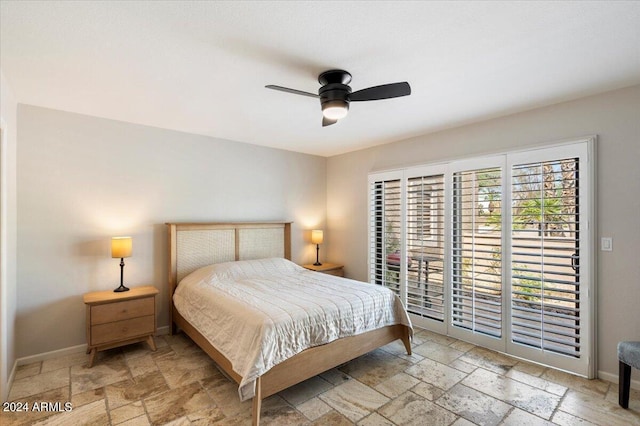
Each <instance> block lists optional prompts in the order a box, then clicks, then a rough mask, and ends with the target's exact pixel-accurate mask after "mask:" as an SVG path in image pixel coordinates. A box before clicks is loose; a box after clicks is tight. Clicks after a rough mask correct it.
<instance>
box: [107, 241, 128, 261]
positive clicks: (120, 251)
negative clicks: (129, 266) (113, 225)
mask: <svg viewBox="0 0 640 426" xmlns="http://www.w3.org/2000/svg"><path fill="white" fill-rule="evenodd" d="M131 248H132V244H131V237H113V238H111V257H118V258H123V257H129V256H131Z"/></svg>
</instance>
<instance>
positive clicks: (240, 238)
mask: <svg viewBox="0 0 640 426" xmlns="http://www.w3.org/2000/svg"><path fill="white" fill-rule="evenodd" d="M166 225H167V228H168V230H169V316H170V320H171V321H170V323H169V324H170V325H173V293H174V292H175V289H176V287H177V285H178V283H179V282H180V280H181V279H182V278H184V277H186V276H187V275H189V274H190V273H191V272H193V271H195V270H196V269H198V268H201V267H203V266H207V265H211V264H213V263H221V262H230V261H234V260H251V259H263V258H268V257H284V258H285V259H289V260H291V222H245V223H242V222H239V223H220V222H217V223H167V224H166Z"/></svg>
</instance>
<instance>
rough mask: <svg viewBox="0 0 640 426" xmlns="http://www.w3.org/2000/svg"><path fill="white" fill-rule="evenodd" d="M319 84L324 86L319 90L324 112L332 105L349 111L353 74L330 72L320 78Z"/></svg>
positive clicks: (324, 73)
mask: <svg viewBox="0 0 640 426" xmlns="http://www.w3.org/2000/svg"><path fill="white" fill-rule="evenodd" d="M318 82H319V83H320V84H322V87H320V89H319V90H318V95H319V96H320V107H321V108H322V110H324V109H325V108H327V107H329V106H330V105H333V106H341V107H342V108H345V109H347V110H348V109H349V94H350V93H351V87H349V83H350V82H351V74H349V73H348V72H347V71H344V70H329V71H325V72H323V73H322V74H320V75H319V76H318Z"/></svg>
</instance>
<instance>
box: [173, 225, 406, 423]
mask: <svg viewBox="0 0 640 426" xmlns="http://www.w3.org/2000/svg"><path fill="white" fill-rule="evenodd" d="M167 227H168V232H169V308H170V309H169V313H170V316H171V332H172V333H175V332H176V331H177V329H178V328H180V329H181V330H183V331H184V332H185V333H186V334H187V335H188V336H189V337H190V338H191V339H192V340H193V341H194V342H195V343H196V344H197V345H198V346H200V347H201V348H202V349H203V350H204V351H205V352H206V353H207V354H208V355H209V356H210V357H211V358H212V359H213V360H214V361H215V362H216V363H217V364H218V365H219V366H220V368H222V369H223V370H224V371H225V372H226V374H227V375H228V376H229V377H231V378H232V379H233V380H235V381H236V382H237V383H238V384H239V394H240V397H241V398H245V399H246V398H249V397H253V408H252V416H253V420H252V422H253V424H254V425H257V424H259V422H260V407H261V401H262V399H264V398H266V397H268V396H270V395H273V394H275V393H277V392H280V391H281V390H283V389H286V388H288V387H290V386H292V385H295V384H297V383H299V382H302V381H304V380H306V379H308V378H311V377H313V376H315V375H317V374H320V373H322V372H324V371H326V370H329V369H331V368H334V367H336V366H338V365H340V364H343V363H345V362H347V361H350V360H352V359H354V358H356V357H358V356H360V355H363V354H365V353H367V352H370V351H371V350H373V349H376V348H378V347H380V346H384V345H386V344H388V343H390V342H392V341H395V340H397V339H400V340H401V341H402V342H403V343H404V346H405V348H406V350H407V353H408V354H411V344H410V338H411V333H412V329H411V325H410V322H409V321H408V317H407V319H406V320H398V321H393V323H390V321H389V320H388V318H386V319H383V320H380V319H377V320H375V321H378V325H376V327H377V328H374V329H369V330H368V331H364V332H359V333H358V334H352V335H347V336H344V337H339V338H336V336H333V337H330V338H329V342H328V343H322V344H318V343H317V342H312V343H311V347H308V348H301V347H300V346H297V347H295V348H294V349H292V350H291V353H290V354H288V355H287V356H286V357H284V358H283V359H275V361H274V362H271V363H267V364H265V365H261V367H260V368H253V369H251V368H244V367H243V368H238V360H237V358H236V357H235V356H233V355H229V354H230V352H229V348H228V347H227V346H225V343H224V341H222V340H219V341H216V340H215V338H212V337H211V335H210V332H209V331H210V329H213V328H214V327H210V326H206V324H207V321H215V320H216V319H215V318H213V319H212V318H208V319H207V318H204V316H202V318H204V319H202V318H200V317H194V316H193V315H194V314H193V313H190V311H188V310H186V309H185V299H188V297H186V296H185V295H186V294H188V293H185V292H182V293H184V294H181V291H176V290H177V287H178V283H180V282H181V281H182V280H183V279H185V280H184V286H183V287H184V288H187V287H188V286H191V285H193V286H196V287H198V285H199V286H200V287H203V286H204V285H203V284H202V283H203V282H205V281H207V280H209V281H211V282H213V281H215V282H216V283H217V282H218V281H216V280H218V279H219V277H220V276H222V277H223V278H225V279H226V278H227V277H228V275H229V274H231V275H233V274H236V273H240V274H244V275H243V277H244V276H245V275H246V274H247V273H249V274H250V276H249V278H248V279H247V280H245V281H248V282H249V283H250V284H251V286H254V287H255V286H257V287H260V286H262V288H263V289H268V287H265V286H268V285H269V283H272V284H273V285H280V284H281V283H279V282H276V280H275V279H274V278H273V277H272V276H271V275H269V273H268V270H270V269H271V268H277V269H278V271H280V269H284V275H283V278H282V283H283V284H282V285H284V283H285V282H286V281H287V280H289V281H292V280H295V279H296V277H298V276H299V277H304V281H307V280H309V279H310V280H311V281H319V282H326V283H327V284H326V285H327V286H335V285H336V282H335V281H332V280H343V279H341V278H338V277H332V276H324V275H323V274H319V273H316V272H310V271H306V270H302V268H300V267H298V266H297V265H294V264H292V263H291V262H288V261H287V260H289V261H290V260H291V223H290V222H266V223H265V222H261V223H168V224H167ZM257 259H261V260H257ZM284 259H287V260H284ZM211 265H213V266H211ZM247 265H250V269H251V271H249V272H246V271H245V269H247V268H248V266H247ZM256 265H259V268H258V269H259V270H260V271H262V270H263V269H264V270H265V271H267V272H265V274H266V275H265V276H264V277H259V276H256V275H255V274H253V272H252V271H253V270H254V269H256ZM265 265H266V266H265ZM260 268H262V269H260ZM265 268H266V269H265ZM210 271H214V272H213V274H214V276H215V280H214V279H213V278H211V277H210V275H208V274H209V273H210ZM220 271H224V273H223V274H222V275H220ZM229 271H232V272H229ZM238 271H240V272H238ZM278 273H280V272H278ZM216 274H217V275H216ZM225 274H226V275H225ZM309 274H313V275H309ZM202 277H206V278H202ZM329 277H330V278H329ZM327 279H328V281H327ZM222 281H224V280H222ZM348 281H350V280H345V281H342V282H341V283H346V284H348ZM194 282H195V283H196V284H191V283H194ZM256 283H258V284H257V285H256ZM346 284H345V285H346ZM181 285H182V284H181ZM204 287H206V286H204ZM352 287H354V288H356V289H357V290H362V289H367V290H368V289H369V288H372V287H373V286H371V287H369V286H367V285H362V284H360V285H359V286H358V285H356V283H353V285H352ZM225 288H226V287H225ZM285 288H287V289H288V290H286V291H285V292H283V293H282V294H285V293H286V294H288V292H289V290H291V291H293V290H294V286H292V285H290V286H289V287H285ZM180 290H182V289H180ZM234 291H236V290H235V289H234ZM237 291H240V290H237ZM243 291H244V290H243ZM354 291H355V290H354ZM345 292H346V291H345ZM265 293H268V292H267V291H265ZM174 295H175V301H174ZM199 297H200V296H197V297H194V296H191V299H192V300H196V299H198V298H199ZM250 298H254V299H257V298H259V296H256V295H251V296H247V297H246V299H247V300H249V299H250ZM283 299H286V298H283ZM314 299H319V297H314ZM296 300H297V299H296ZM398 303H399V302H398ZM177 305H179V306H180V310H181V311H182V312H183V313H184V315H183V314H181V312H180V311H179V309H178V306H177ZM236 308H238V309H240V310H242V307H240V306H238V307H236ZM199 309H200V311H201V312H212V311H214V310H215V311H217V310H221V311H222V309H218V308H216V309H213V310H212V309H211V308H208V311H205V310H204V309H203V308H202V307H200V308H199ZM238 309H235V308H234V309H232V310H238ZM307 309H309V308H307ZM321 309H322V308H321ZM402 309H403V308H402ZM195 310H196V311H197V310H198V309H195ZM403 312H404V310H403ZM404 314H405V315H406V312H405V313H404ZM339 316H340V315H339ZM186 317H189V318H190V320H189V319H187V318H186ZM375 321H374V322H375ZM365 322H366V321H365ZM369 322H371V321H369ZM203 324H205V325H204V326H203ZM216 328H217V327H216ZM220 328H221V327H220ZM329 329H331V327H329ZM303 334H304V333H298V332H296V334H295V336H298V335H301V336H302V335H303ZM238 340H242V339H238ZM294 340H295V339H294ZM301 340H304V339H301ZM249 341H251V339H249ZM268 341H270V340H268ZM211 342H214V343H211ZM247 345H248V344H247ZM248 346H250V345H248ZM276 346H277V345H276ZM259 351H260V349H258V352H259ZM246 352H247V353H253V352H255V351H254V350H253V349H249V348H247V350H246ZM263 352H264V351H263ZM267 352H269V351H267ZM226 355H228V356H226ZM264 358H265V357H264V356H263V357H262V359H264ZM234 363H235V367H236V368H234ZM272 364H273V365H272Z"/></svg>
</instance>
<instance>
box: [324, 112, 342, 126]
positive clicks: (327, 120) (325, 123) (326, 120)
mask: <svg viewBox="0 0 640 426" xmlns="http://www.w3.org/2000/svg"><path fill="white" fill-rule="evenodd" d="M337 122H338V120H331V119H330V118H327V117H325V116H324V115H323V116H322V127H327V126H331V125H332V124H336V123H337Z"/></svg>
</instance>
